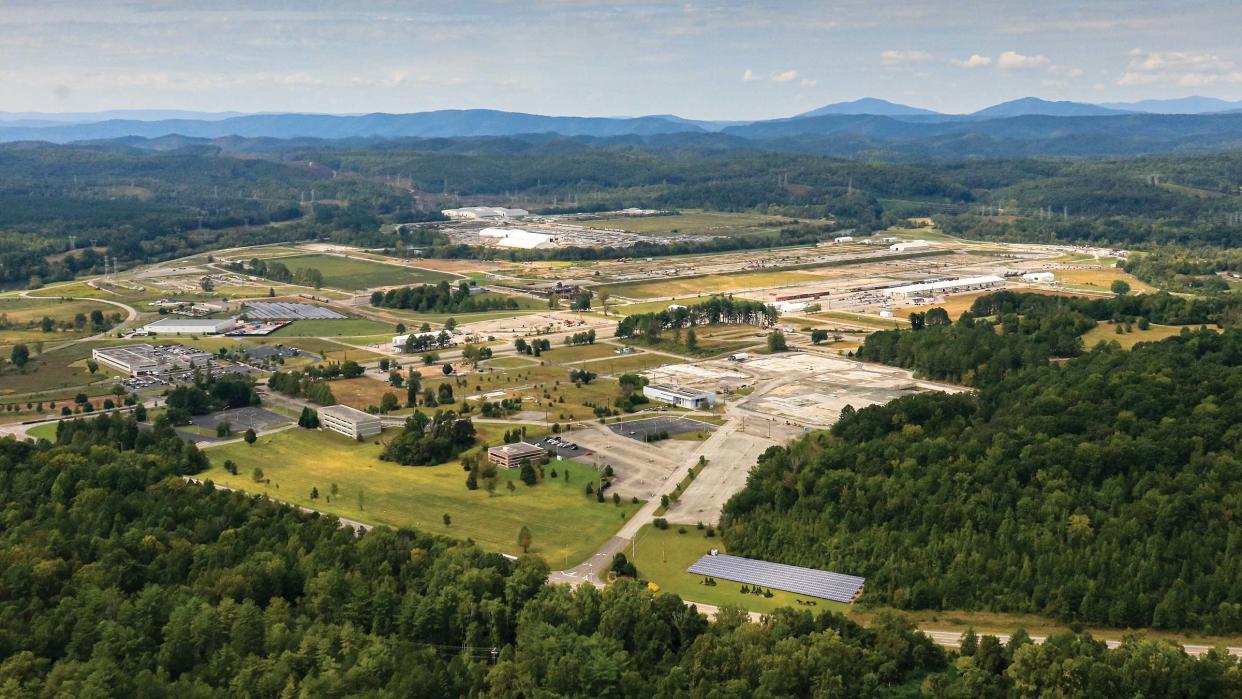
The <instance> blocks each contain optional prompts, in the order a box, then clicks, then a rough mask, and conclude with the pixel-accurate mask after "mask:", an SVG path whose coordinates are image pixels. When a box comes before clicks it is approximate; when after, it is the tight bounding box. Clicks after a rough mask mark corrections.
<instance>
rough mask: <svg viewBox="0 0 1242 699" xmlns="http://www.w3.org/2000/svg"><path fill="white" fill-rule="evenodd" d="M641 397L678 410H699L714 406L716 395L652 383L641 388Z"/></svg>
mask: <svg viewBox="0 0 1242 699" xmlns="http://www.w3.org/2000/svg"><path fill="white" fill-rule="evenodd" d="M643 395H644V396H647V397H648V398H650V399H652V400H658V401H660V402H661V403H669V404H671V405H676V406H678V407H680V408H690V409H691V410H700V409H703V408H713V407H715V406H716V394H715V393H711V392H710V391H700V390H698V389H694V388H681V387H680V386H673V385H671V384H666V383H653V384H648V385H646V386H643Z"/></svg>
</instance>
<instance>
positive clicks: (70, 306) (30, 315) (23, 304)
mask: <svg viewBox="0 0 1242 699" xmlns="http://www.w3.org/2000/svg"><path fill="white" fill-rule="evenodd" d="M95 310H97V311H100V312H102V313H103V314H104V315H105V316H111V315H112V314H113V313H120V314H121V317H122V318H124V317H125V315H126V314H125V311H123V310H122V309H120V308H117V307H116V306H112V305H109V304H106V303H95V302H93V301H69V300H61V299H32V298H19V297H16V296H10V297H5V298H0V316H4V318H6V319H7V321H8V323H10V324H12V325H14V326H17V327H12V328H8V329H0V347H7V346H11V345H15V344H17V343H19V342H25V343H32V342H40V341H41V342H47V343H53V342H64V341H66V340H76V339H79V338H82V337H86V336H88V335H91V334H92V330H91V329H90V326H89V325H87V326H85V327H83V328H82V329H70V330H52V331H51V332H43V331H42V330H41V329H40V328H39V325H38V323H39V322H40V321H41V320H42V319H43V317H44V316H47V317H48V318H51V319H52V320H53V321H56V322H62V321H64V322H72V321H73V318H74V316H75V315H76V314H78V313H81V314H82V315H84V316H87V317H88V318H89V316H90V313H91V311H95ZM29 323H34V327H25V326H26V325H27V324H29Z"/></svg>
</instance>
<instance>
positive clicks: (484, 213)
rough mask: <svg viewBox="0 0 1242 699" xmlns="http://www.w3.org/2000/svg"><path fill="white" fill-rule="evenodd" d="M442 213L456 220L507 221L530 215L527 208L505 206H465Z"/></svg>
mask: <svg viewBox="0 0 1242 699" xmlns="http://www.w3.org/2000/svg"><path fill="white" fill-rule="evenodd" d="M440 213H442V214H444V215H445V216H448V217H449V218H451V219H453V220H455V221H505V220H508V219H514V218H525V217H526V216H529V215H530V212H529V211H527V210H526V209H506V208H505V207H503V206H464V207H462V208H460V209H444V210H443V211H441V212H440Z"/></svg>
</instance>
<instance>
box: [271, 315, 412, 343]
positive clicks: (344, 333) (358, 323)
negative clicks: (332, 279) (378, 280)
mask: <svg viewBox="0 0 1242 699" xmlns="http://www.w3.org/2000/svg"><path fill="white" fill-rule="evenodd" d="M389 330H392V326H391V325H389V324H387V323H381V322H379V321H377V320H368V319H366V318H345V319H343V320H295V321H293V322H292V323H290V324H288V325H286V326H285V327H283V328H281V329H280V330H277V331H276V332H274V333H272V334H271V335H268V336H267V337H351V336H365V335H376V334H377V333H383V332H385V331H389ZM386 337H387V338H388V340H390V341H391V340H392V335H387V336H386Z"/></svg>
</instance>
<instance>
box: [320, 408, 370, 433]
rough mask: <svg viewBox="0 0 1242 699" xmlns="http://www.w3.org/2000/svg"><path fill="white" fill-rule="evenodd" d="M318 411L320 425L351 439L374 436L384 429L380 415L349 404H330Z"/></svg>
mask: <svg viewBox="0 0 1242 699" xmlns="http://www.w3.org/2000/svg"><path fill="white" fill-rule="evenodd" d="M318 412H319V424H320V425H322V426H323V427H324V428H325V429H329V430H332V431H333V432H338V433H340V434H343V435H345V436H346V437H349V438H350V439H366V438H367V437H374V436H375V435H377V434H379V433H380V432H381V431H382V430H383V426H382V425H381V424H380V419H379V416H378V415H371V414H370V413H364V412H362V411H361V410H357V409H355V408H351V407H349V406H348V405H329V406H326V407H323V408H320V409H319V411H318Z"/></svg>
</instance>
